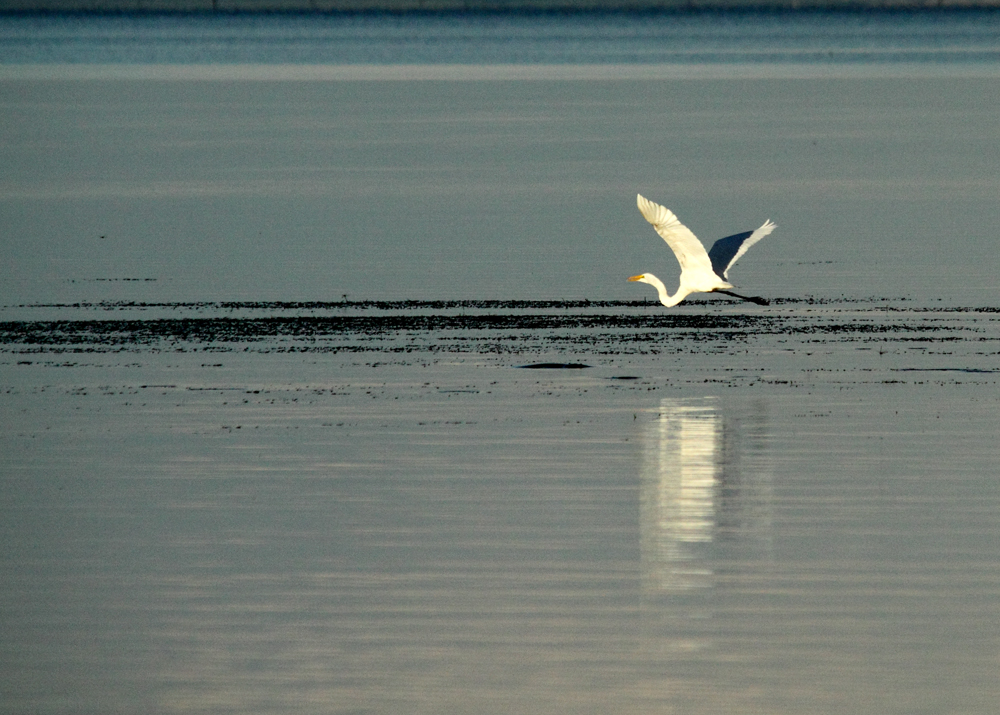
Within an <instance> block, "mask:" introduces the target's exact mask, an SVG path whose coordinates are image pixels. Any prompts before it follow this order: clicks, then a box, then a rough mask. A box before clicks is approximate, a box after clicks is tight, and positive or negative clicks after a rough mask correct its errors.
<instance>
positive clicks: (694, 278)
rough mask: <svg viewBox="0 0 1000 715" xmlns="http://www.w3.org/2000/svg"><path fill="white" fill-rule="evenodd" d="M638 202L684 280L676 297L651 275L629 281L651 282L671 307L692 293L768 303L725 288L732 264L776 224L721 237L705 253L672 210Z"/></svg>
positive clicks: (767, 223) (638, 199)
mask: <svg viewBox="0 0 1000 715" xmlns="http://www.w3.org/2000/svg"><path fill="white" fill-rule="evenodd" d="M636 203H637V204H638V206H639V210H640V211H641V212H642V215H643V216H645V218H646V220H647V221H649V222H650V223H651V224H653V228H655V229H656V232H657V233H658V234H660V236H662V237H663V240H664V241H666V242H667V245H668V246H670V250H672V251H673V252H674V255H675V256H677V262H678V263H680V264H681V279H680V286H678V288H677V292H676V293H674V294H673V295H670V294H668V293H667V287H666V286H665V285H663V281H661V280H660V279H659V278H657V277H656V276H654V275H653V274H652V273H642V274H640V275H638V276H632V277H631V278H629V280H630V281H638V282H640V283H648V284H649V285H651V286H653V287H654V288H656V292H657V293H658V294H659V296H660V302H661V303H663V305H665V306H667V307H668V308H670V307H673V306H675V305H677V304H678V303H680V302H681V301H682V300H684V299H685V298H686V297H687V296H688V295H690V294H691V293H713V292H714V293H725V294H726V295H731V296H733V297H734V298H741V299H743V300H748V301H750V302H751V303H757V304H758V305H767V304H768V301H767V300H765V299H764V298H757V297H755V296H745V295H739V294H737V293H732V292H730V291H728V290H726V289H727V288H732V287H733V284H732V283H730V282H729V280H728V278H729V269H730V268H732V267H733V264H734V263H736V261H738V260H739V259H740V256H742V255H743V254H744V253H746V252H747V249H749V248H750V246H752V245H754V244H755V243H757V241H759V240H760V239H762V238H764V236H766V235H767V234H769V233H771V231H773V230H774V227H775V224H773V223H771V221H770V220H768V221H765V222H764V225H763V226H761V227H760V228H758V229H757V230H756V231H744V232H743V233H737V234H734V235H732V236H726V237H725V238H720V239H719V240H718V241H716V242H715V244H714V245H713V246H712V249H711V250H710V251H708V252H706V251H705V247H704V246H703V245H701V241H699V240H698V237H697V236H695V235H694V234H693V233H691V229H689V228H688V227H687V226H685V225H684V224H682V223H681V222H680V221H679V220H678V219H677V217H676V216H674V213H673V211H671V210H670V209H667V208H664V207H663V206H660V205H659V204H658V203H655V202H653V201H650V200H649V199H647V198H645V197H644V196H643V195H642V194H637V196H636Z"/></svg>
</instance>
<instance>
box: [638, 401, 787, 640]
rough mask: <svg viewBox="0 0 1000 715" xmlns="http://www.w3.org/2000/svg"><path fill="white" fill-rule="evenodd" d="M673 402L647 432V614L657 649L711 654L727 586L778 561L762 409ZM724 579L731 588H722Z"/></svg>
mask: <svg viewBox="0 0 1000 715" xmlns="http://www.w3.org/2000/svg"><path fill="white" fill-rule="evenodd" d="M723 408H724V405H723V404H722V403H721V402H720V401H719V400H718V399H715V398H701V399H664V400H663V401H662V402H661V403H660V410H659V413H658V415H657V416H656V418H655V419H654V420H653V421H652V422H651V423H650V424H649V425H648V427H647V431H646V442H645V452H644V459H643V467H642V494H641V500H640V510H641V513H640V528H641V550H642V578H643V582H642V590H643V606H644V612H645V616H646V620H647V626H651V625H654V624H655V623H659V624H660V625H661V628H659V629H658V628H655V627H654V628H652V630H650V631H648V633H649V635H651V636H653V638H654V640H657V641H658V643H657V648H665V647H666V648H670V649H674V650H676V649H678V648H680V649H682V650H692V649H701V648H703V647H707V646H708V645H709V644H710V642H711V636H712V631H713V626H712V619H713V610H714V609H719V608H723V607H725V606H724V604H725V602H726V593H722V592H723V591H726V589H725V588H723V587H722V586H723V585H728V584H730V583H735V581H736V577H741V576H749V577H758V576H761V575H762V574H763V573H764V572H765V571H766V570H767V568H768V564H769V563H770V561H771V559H772V516H771V514H772V508H771V504H772V488H771V468H770V464H769V458H768V451H767V420H766V413H765V410H764V406H763V404H760V403H753V404H751V405H749V408H748V409H747V408H745V407H732V406H728V405H726V406H725V409H723ZM723 578H725V579H726V580H725V582H724V583H723Z"/></svg>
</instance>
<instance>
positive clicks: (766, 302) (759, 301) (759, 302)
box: [712, 290, 771, 305]
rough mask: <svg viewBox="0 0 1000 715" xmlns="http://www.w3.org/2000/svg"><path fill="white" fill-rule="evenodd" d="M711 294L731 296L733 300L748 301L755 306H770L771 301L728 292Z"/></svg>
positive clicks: (722, 291)
mask: <svg viewBox="0 0 1000 715" xmlns="http://www.w3.org/2000/svg"><path fill="white" fill-rule="evenodd" d="M712 292H713V293H724V294H726V295H731V296H733V297H734V298H739V299H740V300H746V301H749V302H751V303H756V304H757V305H771V301H769V300H768V299H767V298H758V297H757V296H755V295H740V294H739V293H731V292H730V291H728V290H716V291H712Z"/></svg>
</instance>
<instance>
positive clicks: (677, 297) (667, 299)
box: [648, 276, 690, 308]
mask: <svg viewBox="0 0 1000 715" xmlns="http://www.w3.org/2000/svg"><path fill="white" fill-rule="evenodd" d="M648 280H649V283H650V284H651V285H652V286H653V287H654V288H656V293H657V295H659V297H660V302H661V303H663V305H665V306H666V307H668V308H673V307H674V306H675V305H677V304H678V303H680V302H681V301H682V300H684V298H686V297H687V295H688V293H689V292H690V291H686V290H684V286H678V287H677V292H676V293H674V294H673V295H670V294H669V293H667V287H666V286H665V285H663V281H661V280H660V279H659V278H656V277H655V276H650V277H649V279H648ZM654 281H655V282H654Z"/></svg>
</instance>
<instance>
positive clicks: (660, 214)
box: [636, 194, 712, 275]
mask: <svg viewBox="0 0 1000 715" xmlns="http://www.w3.org/2000/svg"><path fill="white" fill-rule="evenodd" d="M636 204H637V205H638V206H639V210H640V211H641V212H642V215H643V216H644V217H645V219H646V220H647V221H649V222H650V223H651V224H653V228H655V229H656V232H657V233H658V234H660V236H661V237H662V238H663V240H664V241H666V242H667V245H668V246H670V250H672V251H673V252H674V255H675V256H677V262H678V263H680V264H681V274H682V275H683V274H684V273H687V272H688V271H693V272H695V273H699V272H705V271H707V272H708V273H709V274H711V273H712V262H711V261H710V260H709V258H708V253H707V252H706V251H705V247H704V246H703V245H701V241H699V240H698V237H697V236H695V235H694V234H693V233H691V229H689V228H688V227H687V226H685V225H684V224H682V223H681V222H680V221H679V220H678V218H677V217H676V216H674V212H673V211H671V210H670V209H668V208H664V207H663V206H660V205H659V204H658V203H655V202H653V201H650V200H649V199H647V198H645V197H644V196H643V195H642V194H638V195H637V196H636Z"/></svg>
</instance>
